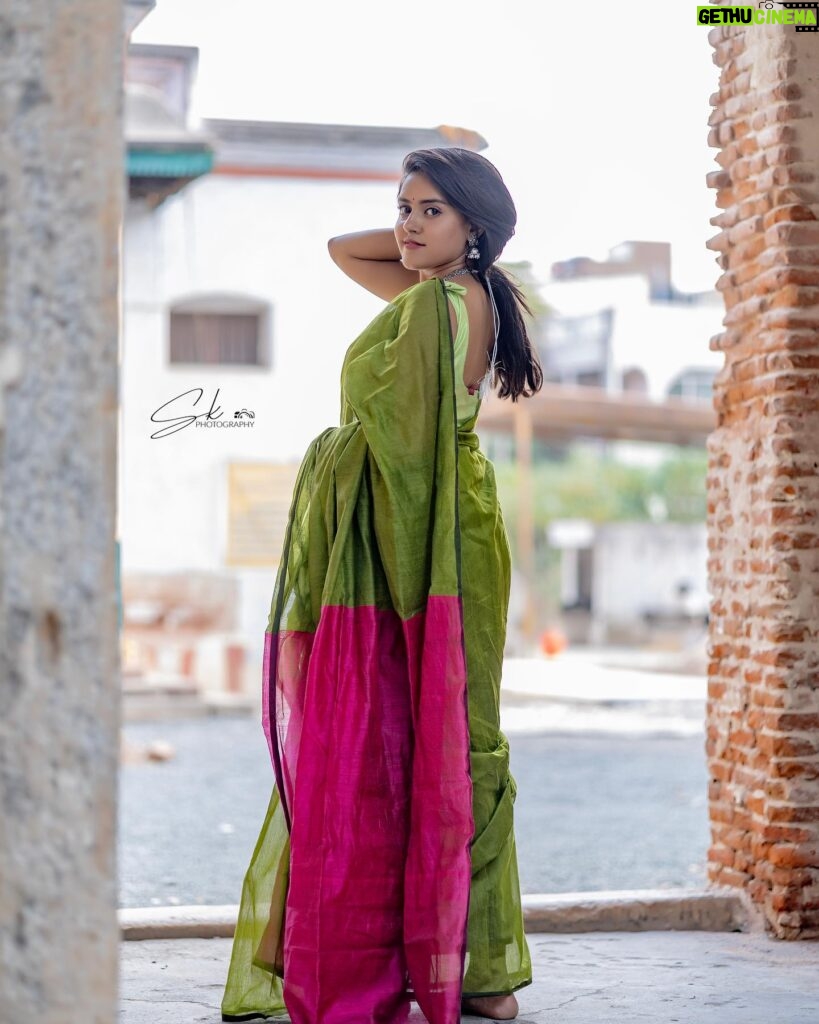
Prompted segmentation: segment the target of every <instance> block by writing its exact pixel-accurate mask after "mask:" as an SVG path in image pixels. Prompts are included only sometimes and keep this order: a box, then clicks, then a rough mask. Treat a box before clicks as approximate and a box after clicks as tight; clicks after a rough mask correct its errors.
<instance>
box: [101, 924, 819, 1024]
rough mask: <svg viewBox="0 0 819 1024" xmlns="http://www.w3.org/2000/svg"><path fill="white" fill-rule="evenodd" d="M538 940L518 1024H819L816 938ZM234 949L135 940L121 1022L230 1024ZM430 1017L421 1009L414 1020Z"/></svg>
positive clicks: (225, 942)
mask: <svg viewBox="0 0 819 1024" xmlns="http://www.w3.org/2000/svg"><path fill="white" fill-rule="evenodd" d="M528 941H529V947H530V950H531V952H532V959H533V965H534V981H533V984H532V985H529V986H527V987H526V988H524V989H521V990H520V991H519V992H518V993H517V995H518V1001H519V1003H520V1014H519V1016H518V1018H517V1021H518V1024H592V1022H594V1024H617V1022H621V1021H622V1022H626V1021H628V1022H629V1024H636V1022H641V1021H645V1022H650V1024H673V1022H676V1021H679V1022H681V1024H771V1022H777V1024H817V1022H819V943H817V942H815V941H804V942H785V941H779V940H776V939H772V938H769V937H768V936H766V935H764V934H761V933H756V932H754V933H743V932H706V931H641V932H585V933H578V934H549V933H546V934H530V935H529V936H528ZM230 948H231V940H230V939H224V938H221V939H220V938H214V939H150V940H144V941H127V942H123V943H122V945H121V950H122V952H121V981H120V996H121V1013H120V1024H194V1022H208V1024H217V1022H220V1021H221V1014H220V1012H219V1004H220V1001H221V997H222V986H223V983H224V978H225V975H226V973H227V965H228V959H229V956H230ZM281 1019H282V1020H287V1018H286V1017H283V1018H281ZM479 1019H480V1018H476V1017H467V1016H465V1017H464V1018H463V1020H464V1021H477V1020H479ZM424 1020H425V1018H424V1016H423V1015H422V1014H421V1012H420V1011H419V1010H418V1008H417V1006H415V1005H414V1006H413V1012H412V1015H411V1017H410V1021H411V1022H413V1024H422V1022H423V1021H424Z"/></svg>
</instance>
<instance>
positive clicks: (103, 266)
mask: <svg viewBox="0 0 819 1024" xmlns="http://www.w3.org/2000/svg"><path fill="white" fill-rule="evenodd" d="M122 51H123V9H122V6H121V4H120V2H119V0H72V2H71V3H53V2H50V3H49V2H47V0H5V3H4V4H3V6H2V9H1V10H0V1020H2V1021H4V1022H5V1021H9V1022H11V1021H24V1020H25V1021H34V1020H36V1021H38V1022H39V1024H69V1022H77V1021H83V1022H84V1024H96V1022H99V1024H103V1022H105V1024H108V1022H112V1021H114V1020H115V1018H116V1003H117V953H118V927H117V917H116V907H117V886H116V870H115V868H116V845H115V837H116V827H115V826H116V817H115V812H116V784H117V765H118V750H119V678H118V676H119V673H118V653H117V606H116V596H115V584H114V532H115V511H116V510H115V500H116V497H115V496H116V491H115V455H116V438H117V401H118V382H117V349H118V329H119V294H118V277H119V232H120V221H121V215H122V206H123V192H124V183H123V142H122V124H121V121H122V106H123V103H122V59H123V52H122Z"/></svg>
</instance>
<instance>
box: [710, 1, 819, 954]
mask: <svg viewBox="0 0 819 1024" xmlns="http://www.w3.org/2000/svg"><path fill="white" fill-rule="evenodd" d="M776 9H777V10H779V11H781V10H782V7H781V5H776ZM708 38H709V40H710V42H711V45H712V46H713V48H714V54H713V59H714V62H715V63H716V64H717V66H718V67H719V68H720V83H719V91H718V92H716V93H715V94H714V95H713V96H712V98H711V102H712V105H713V107H714V110H713V113H712V114H711V118H710V121H709V123H710V124H711V125H712V128H711V132H710V135H709V139H708V141H709V144H710V145H711V146H712V147H714V148H715V149H717V150H718V152H717V155H716V161H717V162H718V163H719V164H720V167H721V169H719V170H715V171H713V172H711V173H710V174H709V175H708V184H709V186H710V187H712V188H714V189H716V205H717V206H718V207H719V208H720V210H721V212H720V213H719V215H718V216H715V217H713V218H712V220H711V223H712V224H714V225H715V226H716V227H718V228H719V229H720V231H719V233H718V234H717V235H715V236H714V237H713V238H712V239H710V241H709V242H708V243H707V244H708V247H709V248H710V249H712V250H714V251H715V252H716V253H718V256H717V257H716V262H717V263H718V265H719V266H720V268H721V270H722V274H721V276H720V278H719V280H718V282H717V288H718V289H719V290H720V291H721V292H722V294H723V297H724V300H725V310H726V315H725V318H724V320H723V324H724V327H725V329H724V330H723V331H722V333H720V334H718V335H716V336H715V337H714V338H713V339H712V340H711V347H712V348H714V349H719V350H721V351H722V352H724V353H725V364H724V367H723V369H722V370H721V372H720V374H719V375H718V378H717V380H716V382H715V395H714V403H715V408H716V411H717V416H718V419H717V424H718V425H717V428H716V429H715V431H714V432H713V434H712V435H711V437H710V439H709V443H708V451H709V471H708V481H707V491H708V545H709V562H708V570H709V580H710V588H711V593H712V596H713V600H712V603H711V619H710V627H709V657H710V661H709V666H708V697H709V699H708V710H707V740H706V751H707V755H708V766H709V769H710V783H709V808H710V820H711V845H710V849H709V851H708V861H709V877H710V879H711V880H712V881H713V882H715V883H721V884H724V885H729V886H736V887H738V888H740V889H742V890H744V891H745V892H746V894H747V896H748V899H749V902H750V904H751V906H755V907H756V908H757V909H758V911H759V913H760V917H761V918H762V920H764V921H765V923H766V927H767V928H768V929H769V930H770V931H771V932H772V933H773V934H775V935H776V936H778V937H781V938H787V939H797V938H805V939H807V938H816V937H817V936H819V223H817V217H819V186H818V184H817V169H818V168H819V33H815V32H804V31H801V32H800V31H796V29H795V27H794V25H768V24H763V25H747V26H738V25H734V26H719V27H714V28H712V29H710V31H709V35H708Z"/></svg>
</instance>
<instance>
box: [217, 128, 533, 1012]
mask: <svg viewBox="0 0 819 1024" xmlns="http://www.w3.org/2000/svg"><path fill="white" fill-rule="evenodd" d="M397 202H398V211H397V220H396V223H395V227H394V228H392V229H383V230H382V229H375V230H368V231H360V232H355V233H353V234H349V235H343V236H339V237H338V238H334V239H331V240H330V242H329V251H330V255H331V257H332V258H333V260H334V261H335V262H336V264H337V265H338V266H339V267H340V268H341V270H343V271H344V272H345V273H346V274H347V275H348V276H349V277H351V278H352V279H353V280H354V281H356V282H357V283H358V284H360V285H362V286H363V287H364V288H366V289H367V290H369V291H370V292H372V293H374V294H375V295H378V296H379V297H380V298H382V299H384V300H385V301H386V302H387V305H386V307H385V308H384V309H383V311H382V312H381V313H379V314H378V315H377V316H376V317H375V319H374V320H373V321H372V322H371V323H370V324H369V326H368V327H366V328H365V329H364V331H363V332H362V333H361V334H360V335H359V336H358V337H357V338H356V339H355V340H354V341H353V342H352V344H351V345H350V347H349V348H348V349H347V352H346V354H345V357H344V362H343V366H342V372H341V415H340V422H339V425H338V426H335V427H328V428H327V429H326V430H324V431H322V433H321V434H319V435H318V436H317V437H316V438H315V439H314V440H313V441H312V442H311V443H310V445H309V447H308V450H307V452H306V454H305V456H304V459H303V461H302V463H301V466H300V468H299V472H298V475H297V478H296V483H295V486H294V491H293V497H292V502H291V507H290V513H289V518H288V525H287V531H286V534H285V540H284V549H283V553H282V558H281V561H280V564H279V568H278V570H277V574H276V582H275V586H274V591H273V598H272V601H271V608H270V616H269V619H268V625H267V630H266V632H265V658H264V670H263V704H262V721H263V726H264V731H265V735H266V737H267V740H268V746H269V750H270V756H271V761H272V764H273V768H274V772H275V783H274V785H273V788H272V793H271V797H270V802H269V805H268V810H267V815H266V817H265V821H264V824H263V826H262V830H261V833H260V835H259V838H258V840H257V843H256V847H255V850H254V853H253V856H252V859H251V862H250V865H249V867H248V869H247V873H246V875H245V880H244V885H243V888H242V895H241V902H240V907H239V915H238V921H237V925H236V931H235V935H234V940H233V948H232V953H231V961H230V967H229V971H228V978H227V982H226V986H225V991H224V997H223V1000H222V1019H223V1020H225V1021H230V1020H249V1019H253V1018H256V1017H272V1018H275V1017H284V1015H285V1011H286V1012H287V1013H288V1014H289V1018H290V1020H291V1022H292V1024H401V1022H403V1021H405V1020H407V1018H408V1016H409V1013H410V1001H411V1000H414V1001H415V1002H417V1003H418V1005H419V1007H420V1009H421V1010H422V1012H423V1014H424V1016H425V1017H426V1019H427V1021H429V1022H430V1024H455V1022H457V1021H459V1020H460V1016H461V1013H462V1012H465V1013H470V1014H475V1015H478V1016H483V1017H486V1018H489V1019H494V1020H511V1019H513V1018H514V1017H515V1016H516V1015H517V1012H518V1004H517V999H516V998H515V995H514V992H515V991H516V990H518V989H520V988H522V987H524V986H525V985H529V984H530V983H531V981H532V969H531V959H530V955H529V949H528V946H527V942H526V937H525V935H524V930H523V914H522V908H521V894H520V884H519V878H518V865H517V853H516V846H515V835H514V827H513V807H514V801H515V795H516V791H517V787H516V785H515V780H514V778H513V777H512V775H511V773H510V771H509V743H508V740H507V738H506V736H505V735H504V734H503V732H502V731H501V729H500V719H499V705H500V681H501V668H502V658H503V649H504V644H505V635H506V620H507V608H508V600H509V589H510V582H511V566H510V552H509V544H508V538H507V533H506V528H505V524H504V521H503V517H502V514H501V509H500V506H499V504H498V498H497V492H496V486H495V476H494V470H493V467H492V463H491V462H490V461H489V460H488V459H487V458H486V457H485V455H484V454H483V452H482V451H481V449H480V445H479V443H478V437H477V435H476V433H475V431H474V427H475V424H476V422H477V417H478V412H479V409H480V406H481V402H482V399H483V397H484V396H485V395H486V393H487V391H488V390H489V389H490V388H491V387H493V386H496V385H497V384H498V382H499V389H498V390H499V396H500V397H501V398H504V397H509V398H511V399H512V401H516V400H517V399H518V398H519V397H520V396H521V395H523V396H525V397H528V396H529V395H531V394H534V392H536V391H537V390H538V389H539V388H540V387H541V384H542V379H543V378H542V371H541V368H540V365H539V363H538V360H537V356H536V354H535V352H534V350H533V347H532V345H531V343H530V340H529V338H528V336H527V333H526V326H525V320H524V318H523V315H522V314H523V312H528V308H527V306H526V303H525V300H524V298H523V296H522V294H521V292H520V290H519V289H518V288H517V286H516V285H515V284H514V283H513V282H512V280H511V279H510V278H509V277H508V276H507V275H506V274H505V273H504V271H502V270H501V269H500V268H499V267H497V266H495V262H496V260H497V259H498V258H499V256H500V254H501V252H502V250H503V247H504V245H505V244H506V242H507V241H508V239H509V238H510V237H511V235H512V234H513V233H514V227H515V221H516V212H515V207H514V204H513V202H512V198H511V196H510V195H509V192H508V190H507V188H506V186H505V184H504V182H503V180H502V178H501V176H500V174H499V173H498V171H497V170H496V168H495V167H494V166H493V165H492V164H491V163H490V162H489V161H488V160H486V159H485V158H484V157H482V156H480V155H479V154H477V153H474V152H472V151H470V150H465V149H460V148H454V147H453V148H439V149H426V150H416V151H414V152H412V153H410V154H408V155H407V157H406V158H405V159H404V163H403V168H402V177H401V181H400V185H399V189H398V196H397ZM285 1019H286V1018H285Z"/></svg>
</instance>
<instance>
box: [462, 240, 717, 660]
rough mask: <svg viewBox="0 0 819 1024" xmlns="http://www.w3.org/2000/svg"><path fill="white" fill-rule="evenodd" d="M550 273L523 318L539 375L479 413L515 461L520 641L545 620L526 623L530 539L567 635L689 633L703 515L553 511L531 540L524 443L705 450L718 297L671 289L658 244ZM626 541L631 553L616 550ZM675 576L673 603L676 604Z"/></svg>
mask: <svg viewBox="0 0 819 1024" xmlns="http://www.w3.org/2000/svg"><path fill="white" fill-rule="evenodd" d="M551 272H552V276H551V278H550V279H549V280H548V281H546V282H545V283H544V284H543V285H542V286H541V288H540V290H539V291H540V295H541V296H542V297H543V299H544V300H545V302H546V304H547V306H548V307H549V309H550V314H549V315H548V316H546V317H543V318H540V319H538V320H537V321H536V322H535V323H534V324H533V328H532V330H533V335H534V340H536V343H537V346H538V350H539V354H540V358H541V363H542V366H543V371H544V379H545V381H546V383H545V384H544V386H543V389H542V390H541V391H540V392H538V394H537V395H535V396H534V397H533V398H531V399H529V400H527V401H525V402H519V403H516V404H515V405H512V404H511V403H509V402H498V401H489V402H487V403H486V405H485V406H484V408H483V409H482V410H481V418H480V423H479V430H480V432H481V434H482V436H484V435H486V436H487V439H488V440H489V435H492V437H491V442H490V443H491V444H492V450H493V453H497V455H498V456H499V457H500V456H502V455H503V452H504V447H503V445H502V444H499V442H498V436H497V435H500V434H506V435H508V437H509V447H508V448H507V449H506V452H507V456H511V455H514V457H515V459H516V462H517V469H518V487H519V494H518V500H517V502H516V506H517V508H518V510H519V513H518V523H517V533H518V536H517V551H518V556H519V557H518V565H517V569H518V574H519V583H520V586H521V589H522V591H523V594H522V597H521V600H522V602H523V605H524V610H523V616H522V629H521V635H520V636H519V637H518V645H519V646H520V647H521V648H522V649H526V648H527V647H531V646H532V643H533V641H534V638H535V636H536V634H537V632H538V630H539V629H540V628H542V627H543V626H544V625H546V624H547V623H545V622H542V621H538V611H537V608H536V607H535V600H534V596H533V594H534V590H535V580H534V575H533V574H534V571H535V570H534V568H533V567H534V565H535V560H536V555H535V551H536V547H537V546H538V544H543V543H547V542H548V544H549V545H550V546H551V547H554V548H558V549H559V550H560V552H561V562H560V567H559V574H560V594H561V623H562V625H563V627H564V628H565V629H566V631H567V634H568V635H569V637H570V638H571V639H572V640H573V641H575V642H591V643H610V642H619V643H635V644H636V643H645V642H647V641H649V640H652V641H655V642H656V641H657V640H658V639H660V638H661V636H662V637H663V638H664V639H665V640H666V641H668V642H669V643H673V641H672V639H671V638H672V637H673V636H674V635H675V634H676V635H677V637H678V640H679V641H680V642H681V643H685V644H687V643H690V642H691V638H692V635H695V634H694V633H693V631H692V627H693V625H694V624H696V623H697V622H699V623H700V624H702V623H703V621H704V618H705V615H706V612H707V595H706V586H705V584H706V548H705V523H704V522H702V523H666V522H650V521H645V522H642V521H641V522H639V523H633V524H629V523H610V524H605V525H601V524H595V523H594V522H593V521H592V519H591V518H590V519H589V520H587V521H579V522H575V523H572V524H560V523H558V522H555V523H553V524H552V525H551V528H550V530H549V531H548V534H547V536H544V537H540V536H538V533H537V531H536V529H535V525H534V522H535V516H534V507H533V501H534V498H533V486H532V482H531V479H530V478H531V473H532V467H533V465H534V464H535V459H536V456H535V454H534V445H535V444H536V443H538V445H539V446H541V445H542V444H546V445H548V447H549V450H550V452H551V454H552V456H555V455H559V454H560V453H561V452H562V453H563V454H565V453H566V452H567V451H568V449H569V447H570V446H571V445H573V444H576V443H577V442H578V441H582V443H584V444H586V445H587V446H593V447H596V448H597V449H598V451H599V452H600V453H601V454H604V455H606V456H610V457H611V458H612V459H615V460H617V461H620V462H633V463H636V464H642V465H652V464H657V463H658V462H659V461H660V460H661V459H662V458H664V457H666V456H667V452H668V449H669V446H682V447H696V448H702V449H704V447H705V442H706V438H707V436H708V433H709V432H710V431H711V430H712V429H713V426H714V422H715V416H714V410H713V408H712V405H711V382H712V380H713V378H714V376H715V375H716V373H717V370H718V366H719V362H720V356H719V354H718V353H716V352H713V353H712V352H709V350H708V349H707V348H705V347H704V344H703V342H704V339H707V338H708V337H709V336H711V335H712V334H714V333H716V331H718V330H719V326H720V321H721V317H722V307H721V303H720V298H719V294H718V293H717V292H716V291H706V292H699V293H683V292H680V291H679V290H678V289H676V288H675V287H674V285H673V283H672V280H671V247H670V245H669V244H668V243H667V242H640V241H627V242H622V243H620V244H619V245H617V246H615V247H614V248H613V249H612V250H611V251H610V253H609V258H608V259H607V260H605V261H600V262H598V261H594V260H591V259H588V258H587V257H576V258H573V259H568V260H565V261H562V262H559V263H554V264H553V265H552V268H551ZM658 518H662V516H658ZM625 550H629V551H630V552H631V556H630V557H628V558H626V557H622V552H624V551H625ZM683 552H685V554H684V555H683V554H682V553H683ZM649 563H650V566H651V574H650V579H649V578H647V576H646V571H647V567H648V564H649ZM680 585H682V586H684V587H685V588H686V593H687V594H688V597H687V598H686V602H685V605H686V608H687V609H688V611H686V612H685V613H682V612H678V611H675V609H676V608H678V606H679V605H680V604H681V602H680V601H679V600H678V598H677V597H675V594H676V592H677V587H678V586H680Z"/></svg>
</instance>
